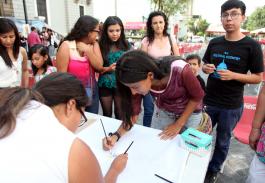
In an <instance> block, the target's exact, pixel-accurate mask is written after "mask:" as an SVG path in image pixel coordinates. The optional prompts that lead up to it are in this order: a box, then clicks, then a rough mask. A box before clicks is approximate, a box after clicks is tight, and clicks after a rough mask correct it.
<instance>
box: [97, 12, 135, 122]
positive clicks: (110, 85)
mask: <svg viewBox="0 0 265 183" xmlns="http://www.w3.org/2000/svg"><path fill="white" fill-rule="evenodd" d="M99 45H100V50H101V53H102V56H103V60H104V64H103V66H104V67H110V68H112V69H111V70H110V71H108V72H103V73H101V74H100V76H99V80H98V86H99V98H100V103H101V106H102V110H103V115H104V116H107V117H111V116H112V103H113V101H114V114H115V118H116V119H120V118H121V117H120V114H121V112H120V111H121V97H120V95H119V93H118V92H117V89H116V76H115V66H116V62H117V60H118V59H119V58H120V57H121V56H122V54H123V53H124V52H125V51H127V50H129V48H130V46H129V43H128V42H127V41H126V39H125V34H124V27H123V24H122V21H121V20H120V18H119V17H116V16H109V17H108V18H107V19H106V21H105V22H104V24H103V30H102V35H101V38H100V41H99Z"/></svg>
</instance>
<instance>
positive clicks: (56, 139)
mask: <svg viewBox="0 0 265 183" xmlns="http://www.w3.org/2000/svg"><path fill="white" fill-rule="evenodd" d="M0 98H1V100H0V111H1V113H0V121H1V126H0V149H1V151H0V162H1V163H0V171H1V176H0V182H27V183H35V182H38V183H47V182H52V183H67V182H69V183H75V182H78V183H87V182H91V183H103V182H107V183H114V182H116V179H117V177H118V175H119V174H120V173H121V172H122V171H123V169H124V168H125V166H126V163H127V155H119V156H118V157H117V158H116V159H115V160H114V161H113V163H112V165H111V167H110V169H109V171H108V172H107V174H106V176H105V181H104V179H103V177H102V173H101V171H100V167H99V164H98V162H97V159H96V158H95V155H94V154H93V152H92V151H91V149H90V148H89V147H88V146H87V145H86V144H85V143H84V142H83V141H82V140H80V139H79V138H77V137H76V136H75V135H74V132H75V130H76V129H77V128H78V126H79V125H80V124H83V122H85V120H86V117H85V115H84V109H85V106H86V105H87V103H88V97H87V95H86V91H85V89H84V87H83V85H82V83H81V81H80V80H78V79H77V78H76V77H74V76H73V75H70V74H67V73H52V74H50V75H48V76H46V77H45V78H43V79H42V80H40V81H39V82H38V83H37V84H36V85H35V86H34V88H33V89H32V90H31V89H24V88H18V87H16V88H6V89H1V90H0ZM43 103H45V104H46V105H47V106H46V105H44V104H43ZM48 106H49V107H48ZM99 140H100V139H99Z"/></svg>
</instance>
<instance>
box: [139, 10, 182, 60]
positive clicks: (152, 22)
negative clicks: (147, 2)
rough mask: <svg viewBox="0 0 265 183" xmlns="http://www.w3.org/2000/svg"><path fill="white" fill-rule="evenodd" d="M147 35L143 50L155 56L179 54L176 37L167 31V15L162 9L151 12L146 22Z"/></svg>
mask: <svg viewBox="0 0 265 183" xmlns="http://www.w3.org/2000/svg"><path fill="white" fill-rule="evenodd" d="M146 27H147V30H146V37H145V38H144V39H143V40H142V44H141V50H142V51H144V52H146V53H148V54H149V55H151V56H152V57H154V58H158V57H164V56H169V55H176V56H179V48H178V46H177V43H176V39H175V38H173V37H170V36H169V34H168V33H167V28H168V20H167V16H166V15H165V14H164V13H163V12H161V11H154V12H152V13H150V15H149V17H148V19H147V22H146Z"/></svg>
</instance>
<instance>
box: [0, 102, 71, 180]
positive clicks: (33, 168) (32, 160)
mask: <svg viewBox="0 0 265 183" xmlns="http://www.w3.org/2000/svg"><path fill="white" fill-rule="evenodd" d="M75 138H76V136H75V135H74V134H73V133H72V132H71V131H69V130H68V129H67V128H65V127H64V126H63V125H62V124H61V123H59V121H58V120H57V118H56V117H55V115H54V113H53V111H52V110H51V109H50V108H49V107H47V106H45V105H44V104H41V103H39V102H36V101H30V102H29V104H28V105H27V106H26V107H25V108H24V109H23V111H22V112H20V114H19V115H18V117H17V120H16V127H15V130H14V131H13V132H12V133H11V134H10V135H9V136H7V137H5V138H3V139H0V172H1V173H0V182H3V183H4V182H5V183H17V182H27V183H47V182H51V183H66V182H68V158H69V152H70V149H71V146H72V144H73V141H74V139H75Z"/></svg>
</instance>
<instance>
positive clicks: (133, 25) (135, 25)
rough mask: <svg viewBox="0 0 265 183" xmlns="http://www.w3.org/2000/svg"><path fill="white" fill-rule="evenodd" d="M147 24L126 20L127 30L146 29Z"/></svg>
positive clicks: (125, 27) (125, 26)
mask: <svg viewBox="0 0 265 183" xmlns="http://www.w3.org/2000/svg"><path fill="white" fill-rule="evenodd" d="M145 26H146V23H145V22H125V25H124V29H125V30H140V29H144V28H145Z"/></svg>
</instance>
